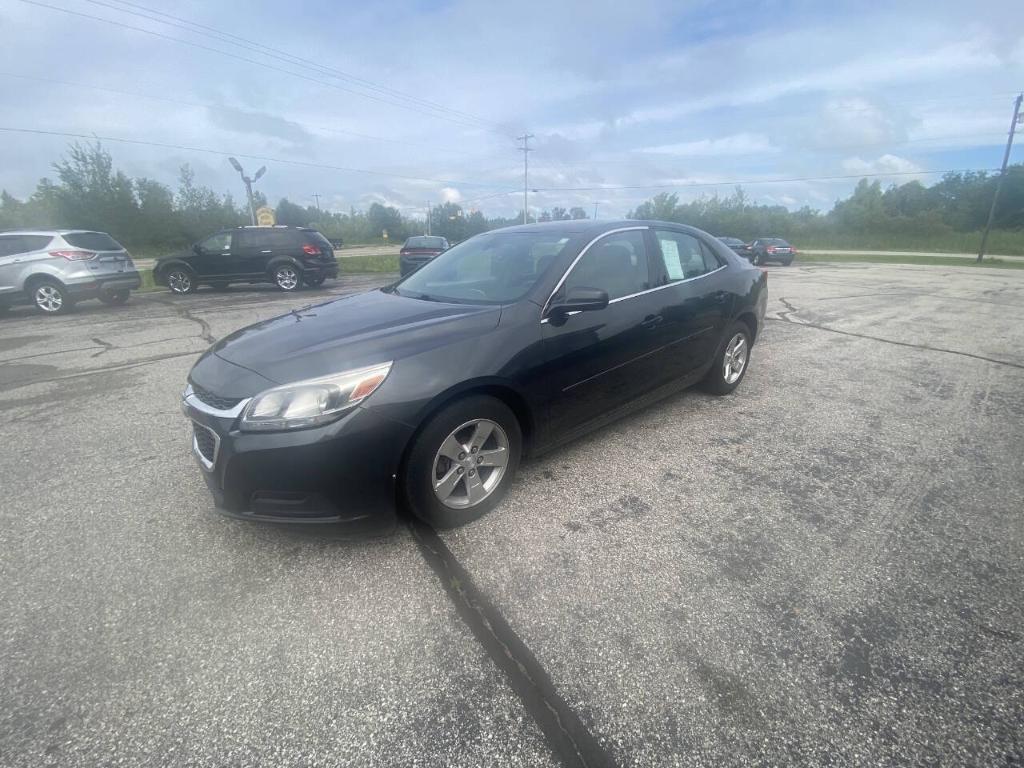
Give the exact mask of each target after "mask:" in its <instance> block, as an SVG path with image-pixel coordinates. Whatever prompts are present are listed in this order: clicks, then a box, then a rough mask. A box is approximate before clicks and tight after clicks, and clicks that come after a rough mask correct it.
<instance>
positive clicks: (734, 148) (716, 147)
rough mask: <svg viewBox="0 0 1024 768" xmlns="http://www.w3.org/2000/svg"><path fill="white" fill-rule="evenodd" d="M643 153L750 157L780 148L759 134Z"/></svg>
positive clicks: (660, 148) (685, 144)
mask: <svg viewBox="0 0 1024 768" xmlns="http://www.w3.org/2000/svg"><path fill="white" fill-rule="evenodd" d="M640 151H642V152H652V153H659V154H665V155H676V156H679V157H717V156H722V155H750V154H766V153H774V152H778V151H779V148H778V147H776V146H775V145H773V144H772V143H771V141H769V139H768V137H767V136H764V135H763V134H759V133H734V134H732V135H731V136H723V137H722V138H720V139H714V138H711V139H699V140H697V141H684V142H681V143H679V144H661V145H659V146H655V147H645V148H644V149H642V150H640Z"/></svg>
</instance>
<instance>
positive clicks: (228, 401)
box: [192, 384, 242, 411]
mask: <svg viewBox="0 0 1024 768" xmlns="http://www.w3.org/2000/svg"><path fill="white" fill-rule="evenodd" d="M192 394H193V395H195V396H196V398H197V399H198V400H201V401H202V402H204V403H206V404H207V405H208V406H210V407H211V408H216V409H217V410H218V411H230V410H231V409H232V408H234V407H235V406H236V405H238V404H239V403H240V402H242V398H240V397H220V396H219V395H215V394H213V392H210V391H209V390H206V389H203V388H202V387H197V386H196V385H195V384H193V385H192Z"/></svg>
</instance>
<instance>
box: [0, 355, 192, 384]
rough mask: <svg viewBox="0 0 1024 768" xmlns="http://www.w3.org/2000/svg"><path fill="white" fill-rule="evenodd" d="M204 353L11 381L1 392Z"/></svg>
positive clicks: (156, 357) (143, 360) (134, 361)
mask: <svg viewBox="0 0 1024 768" xmlns="http://www.w3.org/2000/svg"><path fill="white" fill-rule="evenodd" d="M201 354H202V352H195V351H192V352H170V353H168V354H166V355H154V356H153V357H147V358H143V359H142V360H133V361H131V362H127V363H114V364H112V365H102V366H100V367H99V368H89V369H88V370H85V371H74V372H72V373H65V374H63V375H61V376H47V377H43V378H28V379H16V380H14V381H9V382H6V383H4V384H0V392H7V391H10V390H12V389H20V388H21V387H31V386H33V385H34V384H51V383H53V382H55V381H65V380H66V379H80V378H82V377H83V376H95V375H97V374H101V373H110V372H111V371H123V370H126V369H128V368H138V367H140V366H143V365H149V364H150V363H159V362H161V361H163V360H172V359H174V358H175V357H188V356H189V355H191V356H193V357H198V356H199V355H201Z"/></svg>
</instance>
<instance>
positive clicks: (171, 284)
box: [167, 272, 192, 293]
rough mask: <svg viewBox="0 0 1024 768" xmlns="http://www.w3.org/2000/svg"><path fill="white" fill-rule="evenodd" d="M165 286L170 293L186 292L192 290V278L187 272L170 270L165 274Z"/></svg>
mask: <svg viewBox="0 0 1024 768" xmlns="http://www.w3.org/2000/svg"><path fill="white" fill-rule="evenodd" d="M167 287H168V288H170V289H171V292H172V293H188V292H189V291H190V290H192V278H191V277H189V274H188V273H187V272H171V274H169V275H168V276H167Z"/></svg>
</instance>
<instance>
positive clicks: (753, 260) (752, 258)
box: [750, 253, 761, 267]
mask: <svg viewBox="0 0 1024 768" xmlns="http://www.w3.org/2000/svg"><path fill="white" fill-rule="evenodd" d="M750 263H751V264H753V265H754V266H755V267H758V266H760V265H761V257H760V256H759V255H758V254H756V253H754V254H751V256H750Z"/></svg>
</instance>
